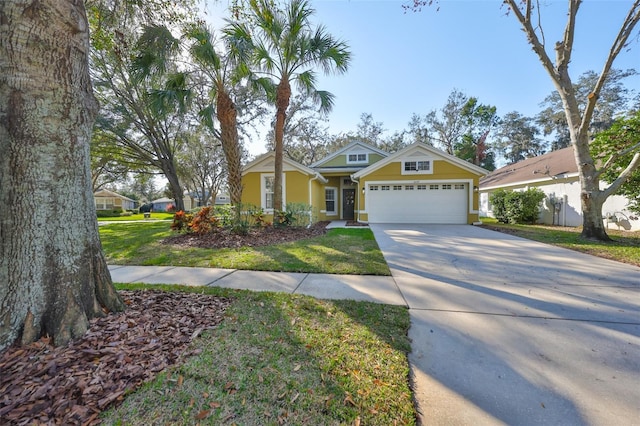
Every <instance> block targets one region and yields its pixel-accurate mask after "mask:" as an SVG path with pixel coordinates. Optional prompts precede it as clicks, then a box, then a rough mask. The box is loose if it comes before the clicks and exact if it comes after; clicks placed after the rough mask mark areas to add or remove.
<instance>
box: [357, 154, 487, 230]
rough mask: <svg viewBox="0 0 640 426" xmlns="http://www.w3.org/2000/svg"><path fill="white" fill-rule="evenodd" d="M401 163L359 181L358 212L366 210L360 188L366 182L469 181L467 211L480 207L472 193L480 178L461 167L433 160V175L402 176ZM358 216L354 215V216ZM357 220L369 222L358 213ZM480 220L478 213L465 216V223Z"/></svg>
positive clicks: (365, 214) (474, 192)
mask: <svg viewBox="0 0 640 426" xmlns="http://www.w3.org/2000/svg"><path fill="white" fill-rule="evenodd" d="M401 167H402V163H401V162H392V163H389V164H387V165H386V166H384V167H382V168H380V169H378V170H376V171H374V172H372V173H370V174H368V175H366V176H364V177H363V178H361V179H360V185H359V186H358V195H357V196H358V205H357V206H356V209H358V210H366V200H365V196H364V194H363V193H362V188H365V187H366V185H367V182H373V181H416V180H420V181H428V180H450V179H451V180H471V181H472V182H473V183H472V184H471V188H469V190H470V191H472V192H473V196H472V204H473V205H472V206H471V208H470V209H469V210H473V211H476V212H477V211H478V208H479V206H480V204H479V202H480V201H479V199H480V196H479V193H478V192H477V191H474V189H473V188H474V187H475V188H477V187H478V184H479V180H480V176H478V175H476V174H474V173H472V172H470V171H467V170H465V169H463V168H461V167H458V166H456V165H455V164H451V163H449V162H447V161H442V160H435V161H434V162H433V173H432V174H412V175H403V174H402V170H401ZM357 215H358V214H357V213H356V216H357ZM359 220H360V221H363V222H367V221H368V220H369V217H368V214H367V213H360V215H359ZM479 220H480V215H479V213H468V214H467V223H469V224H472V223H474V222H478V221H479Z"/></svg>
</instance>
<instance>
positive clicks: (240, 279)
mask: <svg viewBox="0 0 640 426" xmlns="http://www.w3.org/2000/svg"><path fill="white" fill-rule="evenodd" d="M109 271H110V272H111V278H112V280H113V282H117V283H145V284H180V285H186V286H209V287H222V288H233V289H240V290H253V291H280V292H285V293H290V294H305V295H308V296H313V297H317V298H319V299H334V300H339V299H350V300H358V301H366V302H376V303H385V304H389V305H402V306H407V303H406V301H405V300H404V298H403V296H402V293H400V290H399V289H398V286H397V285H396V283H395V281H394V279H393V278H392V277H389V276H386V277H385V276H375V275H334V274H309V273H297V272H269V271H240V270H236V269H220V268H186V267H174V266H121V265H109Z"/></svg>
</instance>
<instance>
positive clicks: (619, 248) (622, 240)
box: [482, 218, 640, 266]
mask: <svg viewBox="0 0 640 426" xmlns="http://www.w3.org/2000/svg"><path fill="white" fill-rule="evenodd" d="M482 222H483V223H484V224H485V225H487V226H488V227H490V228H493V229H496V230H501V231H504V232H508V233H510V234H513V235H517V236H519V237H523V238H528V239H530V240H534V241H540V242H542V243H547V244H552V245H556V246H560V247H565V248H568V249H571V250H576V251H580V252H583V253H588V254H591V255H593V256H598V257H603V258H606V259H612V260H617V261H619V262H624V263H630V264H632V265H637V266H640V233H639V232H623V231H617V230H613V229H609V230H607V233H608V234H609V236H610V237H611V239H612V240H613V241H594V240H588V239H584V238H581V236H580V232H581V231H582V229H581V228H570V227H560V226H549V225H511V224H504V223H499V222H498V221H497V220H495V219H493V218H482Z"/></svg>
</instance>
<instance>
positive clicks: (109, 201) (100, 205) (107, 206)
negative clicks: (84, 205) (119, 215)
mask: <svg viewBox="0 0 640 426" xmlns="http://www.w3.org/2000/svg"><path fill="white" fill-rule="evenodd" d="M94 200H95V202H96V210H113V206H114V205H115V200H114V199H113V198H104V197H103V198H94Z"/></svg>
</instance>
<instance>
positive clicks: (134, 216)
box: [98, 212, 173, 222]
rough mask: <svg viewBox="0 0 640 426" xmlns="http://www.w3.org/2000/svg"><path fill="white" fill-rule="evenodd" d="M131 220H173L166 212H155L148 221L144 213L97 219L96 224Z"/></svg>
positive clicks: (171, 214)
mask: <svg viewBox="0 0 640 426" xmlns="http://www.w3.org/2000/svg"><path fill="white" fill-rule="evenodd" d="M131 220H143V221H147V222H148V221H153V220H173V213H166V212H157V213H151V216H150V217H149V219H145V218H144V213H138V214H132V215H130V216H116V217H98V222H122V221H131Z"/></svg>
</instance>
